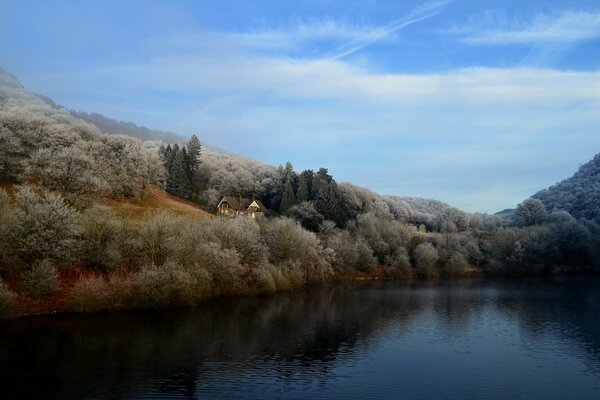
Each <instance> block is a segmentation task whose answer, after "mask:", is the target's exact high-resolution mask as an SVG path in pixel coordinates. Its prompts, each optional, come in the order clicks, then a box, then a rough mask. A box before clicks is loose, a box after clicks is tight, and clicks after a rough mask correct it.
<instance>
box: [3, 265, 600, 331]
mask: <svg viewBox="0 0 600 400" xmlns="http://www.w3.org/2000/svg"><path fill="white" fill-rule="evenodd" d="M176 272H177V271H173V270H171V271H169V274H168V276H167V277H168V278H169V279H173V277H174V276H175V275H176ZM180 272H181V271H180ZM598 272H599V271H592V270H589V269H584V268H582V269H581V270H579V271H573V270H571V269H561V268H555V269H554V270H553V271H552V273H550V274H549V273H548V271H545V273H543V274H538V275H528V276H530V277H531V276H540V275H546V276H547V275H553V276H572V275H594V276H597V275H598ZM248 273H250V271H248ZM140 274H141V275H142V276H140ZM495 276H496V277H498V275H495ZM502 276H504V277H506V276H507V275H502ZM488 277H494V275H490V274H489V273H485V272H484V271H483V270H482V269H481V268H478V267H476V266H469V267H468V268H465V269H463V270H462V271H456V272H455V274H454V275H432V276H422V275H421V276H420V275H418V274H417V272H416V271H415V269H414V268H410V269H408V270H398V269H392V268H384V267H381V266H377V267H374V268H373V269H372V270H371V271H370V272H359V271H354V272H352V273H348V274H342V273H340V274H336V275H332V276H330V277H329V279H327V280H325V281H323V282H322V283H321V284H322V285H331V284H335V283H340V282H347V283H352V282H356V283H358V282H366V281H398V282H417V281H432V282H435V281H437V282H445V281H448V282H451V281H453V280H455V279H457V278H488ZM162 278H165V277H162ZM520 279H523V277H520ZM59 280H60V286H59V288H58V289H57V291H56V292H54V293H53V294H52V295H50V296H46V297H43V298H34V297H32V296H31V295H29V294H28V293H27V291H26V290H24V289H23V288H22V287H20V285H19V284H18V281H17V280H13V281H12V282H11V281H9V282H4V283H3V287H4V293H5V295H2V293H1V292H2V291H0V311H3V313H2V314H3V315H2V318H3V319H19V318H26V317H32V316H43V315H54V314H66V313H76V314H77V313H94V312H113V311H127V310H144V309H155V310H158V309H170V308H193V307H195V306H197V305H199V304H202V303H204V302H206V301H211V300H215V299H219V298H249V297H257V296H265V295H267V296H268V295H272V294H276V293H285V292H290V291H297V290H300V289H302V288H303V287H306V286H305V285H304V284H303V283H302V280H297V281H296V283H297V284H296V285H288V286H287V287H286V288H284V289H278V290H273V289H272V288H271V289H269V288H267V287H264V286H260V285H257V286H255V287H248V286H246V287H244V288H241V287H240V288H239V290H238V291H237V292H235V291H228V292H221V293H216V292H211V291H210V290H209V289H208V288H206V287H205V288H202V289H200V291H198V288H195V289H196V292H194V288H193V287H192V286H193V285H191V283H190V284H189V285H186V284H185V283H184V282H181V281H179V282H177V281H176V282H175V283H173V282H170V283H167V282H165V281H164V279H161V277H160V275H159V274H158V271H157V270H153V271H148V270H141V271H138V272H137V273H123V272H114V273H109V274H99V273H95V272H93V271H90V270H89V269H86V268H71V269H69V270H66V271H61V273H60V278H59ZM161 282H162V284H163V287H160V285H159V284H160V283H161ZM309 286H318V285H317V284H314V283H313V284H311V285H309ZM6 293H11V295H9V296H7V295H6Z"/></svg>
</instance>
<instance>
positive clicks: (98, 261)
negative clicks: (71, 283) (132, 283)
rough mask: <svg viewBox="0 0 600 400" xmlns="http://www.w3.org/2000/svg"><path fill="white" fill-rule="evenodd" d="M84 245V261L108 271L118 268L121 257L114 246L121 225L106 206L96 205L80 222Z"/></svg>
mask: <svg viewBox="0 0 600 400" xmlns="http://www.w3.org/2000/svg"><path fill="white" fill-rule="evenodd" d="M79 227H80V231H81V239H82V244H83V260H84V261H87V263H88V264H91V265H93V266H98V267H101V268H103V269H106V270H112V269H114V268H116V266H117V265H119V264H120V262H121V257H120V256H121V255H120V253H119V251H118V250H117V249H116V248H115V247H116V245H115V244H114V243H115V241H116V237H117V235H118V233H119V232H120V231H121V224H120V221H119V219H118V218H117V216H116V215H115V213H114V212H113V211H112V209H110V208H109V207H106V206H100V205H95V206H93V207H91V208H89V209H87V210H85V212H84V213H83V214H82V216H81V218H80V220H79Z"/></svg>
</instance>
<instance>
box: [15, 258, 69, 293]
mask: <svg viewBox="0 0 600 400" xmlns="http://www.w3.org/2000/svg"><path fill="white" fill-rule="evenodd" d="M59 284H60V277H59V275H58V271H57V270H56V267H55V266H54V265H53V264H52V263H51V262H50V261H49V260H42V261H39V262H37V263H35V264H34V265H33V267H32V268H31V270H29V271H27V272H25V274H24V275H23V286H24V288H25V290H27V292H28V293H29V294H30V295H31V296H32V297H34V298H36V299H40V298H43V297H48V296H50V295H52V294H54V293H56V291H57V290H58V287H59Z"/></svg>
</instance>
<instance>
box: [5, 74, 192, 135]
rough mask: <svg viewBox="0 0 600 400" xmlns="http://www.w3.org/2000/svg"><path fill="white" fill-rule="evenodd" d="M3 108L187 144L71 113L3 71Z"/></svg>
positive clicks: (129, 125)
mask: <svg viewBox="0 0 600 400" xmlns="http://www.w3.org/2000/svg"><path fill="white" fill-rule="evenodd" d="M0 107H1V108H3V109H9V108H21V109H25V110H27V111H30V112H32V113H34V114H36V115H43V116H46V117H50V118H54V119H56V120H57V121H60V122H65V123H71V124H81V123H88V124H92V125H94V126H96V127H97V128H98V129H99V130H100V131H101V132H103V133H109V134H115V133H118V134H125V135H129V136H133V137H136V138H138V139H141V140H163V141H165V142H170V143H179V142H183V141H184V139H183V138H182V137H181V136H178V135H176V134H175V133H172V132H165V131H159V130H154V129H150V128H146V127H144V126H137V125H136V124H134V123H131V122H124V121H117V120H114V119H111V118H108V117H105V116H104V115H101V114H97V113H86V112H80V111H73V110H67V109H66V108H64V107H63V106H61V105H59V104H57V103H56V102H54V100H52V99H51V98H49V97H46V96H43V95H39V94H35V93H32V92H30V91H28V90H27V89H26V88H25V87H24V86H23V85H22V84H21V82H19V81H18V80H17V78H15V77H14V76H13V75H11V74H10V73H8V72H6V71H4V70H2V69H1V68H0Z"/></svg>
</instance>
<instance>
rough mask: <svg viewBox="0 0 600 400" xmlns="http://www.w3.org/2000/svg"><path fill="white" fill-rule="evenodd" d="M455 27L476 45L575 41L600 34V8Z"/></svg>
mask: <svg viewBox="0 0 600 400" xmlns="http://www.w3.org/2000/svg"><path fill="white" fill-rule="evenodd" d="M475 25H479V26H475V27H468V28H463V29H455V30H453V31H451V32H455V33H466V36H465V38H464V42H466V43H469V44H473V45H507V44H533V43H575V42H581V41H585V40H592V39H597V38H598V37H600V12H576V11H566V12H564V13H562V14H560V15H556V16H547V15H541V14H540V15H537V16H536V17H535V18H534V19H533V20H531V21H530V22H526V23H511V24H503V25H504V26H499V27H498V26H494V27H490V26H486V25H487V24H475Z"/></svg>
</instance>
